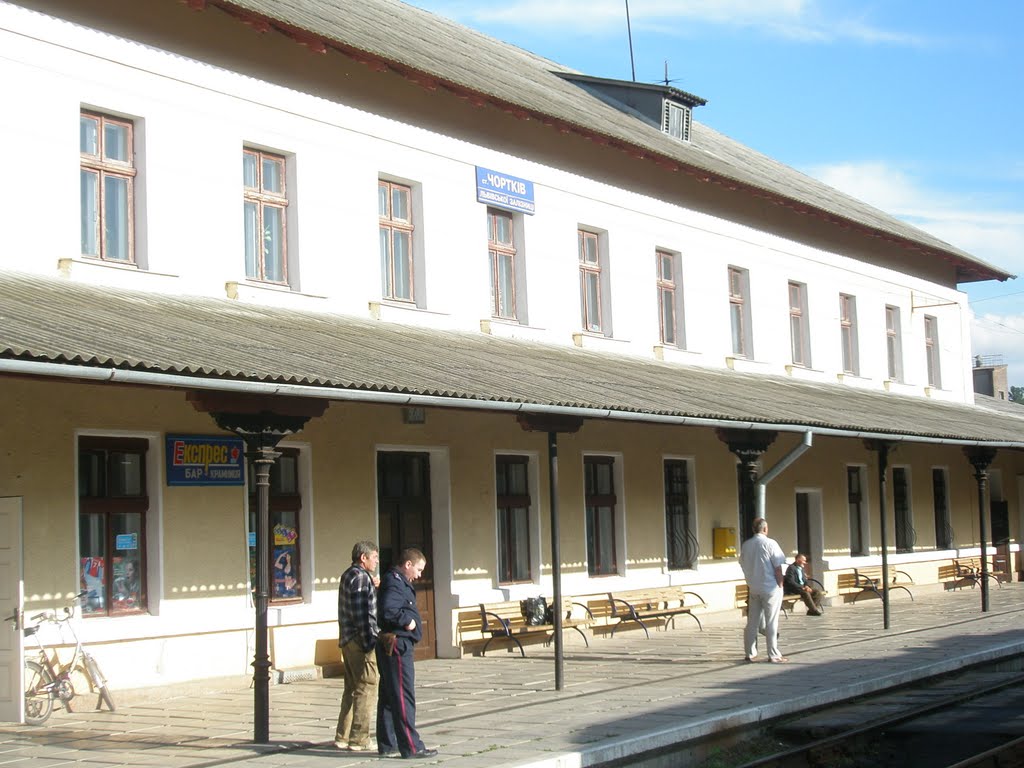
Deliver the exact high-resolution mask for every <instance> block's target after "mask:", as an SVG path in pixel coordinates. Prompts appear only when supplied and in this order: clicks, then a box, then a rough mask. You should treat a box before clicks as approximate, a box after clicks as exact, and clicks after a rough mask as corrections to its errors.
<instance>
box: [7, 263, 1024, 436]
mask: <svg viewBox="0 0 1024 768" xmlns="http://www.w3.org/2000/svg"><path fill="white" fill-rule="evenodd" d="M0 373H7V374H28V375H41V376H59V377H71V378H77V379H83V380H101V381H107V380H109V381H114V382H118V381H120V382H125V383H138V384H153V385H159V386H173V387H178V388H182V389H189V388H199V389H213V390H225V391H252V392H261V393H264V394H288V395H305V396H310V397H321V398H326V399H329V400H340V401H345V400H348V401H361V402H374V403H392V404H396V403H397V404H410V405H417V404H418V405H425V406H437V407H459V408H475V409H480V410H489V411H512V412H516V411H519V412H528V413H560V414H566V415H574V416H583V417H584V418H601V419H625V420H634V421H640V422H650V423H669V424H692V425H696V426H722V427H734V428H735V427H743V428H753V429H767V430H785V431H794V432H796V431H807V430H811V431H814V432H817V433H819V434H835V435H838V436H847V437H872V438H883V439H892V440H909V441H919V442H943V443H954V444H964V445H969V444H977V443H985V444H991V445H995V446H997V447H1024V406H1022V407H1021V416H1019V417H1018V416H1016V414H1014V413H1013V411H1012V410H1011V407H1012V406H1009V405H1006V404H1003V405H1001V406H998V407H996V406H990V405H985V406H981V405H974V404H971V405H966V404H955V403H949V402H942V401H937V400H934V399H930V398H927V397H923V396H920V397H918V396H909V395H899V394H895V393H888V392H882V391H874V390H867V389H861V388H857V387H852V386H848V385H843V384H839V383H835V384H831V383H815V382H808V381H800V380H797V379H794V378H791V377H788V376H771V375H764V374H750V373H741V372H736V371H732V370H729V369H726V368H721V369H718V368H706V367H700V366H695V365H682V364H675V363H668V362H661V361H658V360H653V359H647V358H641V357H635V356H629V355H621V354H609V353H605V352H601V353H598V352H594V351H590V350H586V349H579V348H576V347H573V346H560V345H554V344H542V343H535V342H527V341H522V340H512V339H504V338H498V337H495V336H490V335H488V334H485V333H480V332H468V331H467V332H459V331H443V330H435V329H428V328H421V327H416V326H408V325H401V324H396V323H387V322H381V321H376V320H371V319H362V318H357V317H352V316H347V315H340V314H332V313H329V312H310V311H299V310H293V309H283V308H275V307H266V306H262V305H255V304H249V303H245V302H242V301H238V300H232V299H227V298H225V299H216V298H208V297H198V296H185V295H166V294H157V293H147V292H141V291H131V290H125V289H120V288H112V287H109V286H94V285H89V284H85V283H78V282H73V281H70V280H66V279H62V278H51V277H43V276H36V275H29V274H24V273H13V272H2V271H0Z"/></svg>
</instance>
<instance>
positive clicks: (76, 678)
mask: <svg viewBox="0 0 1024 768" xmlns="http://www.w3.org/2000/svg"><path fill="white" fill-rule="evenodd" d="M68 685H69V686H70V689H71V690H70V692H71V697H70V698H61V701H62V702H63V704H64V709H66V710H67V711H68V712H73V711H74V707H78V708H79V709H81V707H82V705H83V704H87V705H88V706H90V707H92V708H93V709H99V708H100V700H99V691H97V690H96V686H95V685H94V684H93V682H92V675H90V674H89V672H88V670H87V669H86V668H85V665H84V664H82V663H81V662H79V663H78V664H75V667H74V669H72V670H71V671H70V672H68ZM58 692H59V689H58ZM93 696H96V698H95V699H94V698H92V697H93ZM72 702H73V703H72Z"/></svg>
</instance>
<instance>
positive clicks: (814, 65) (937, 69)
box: [408, 0, 1024, 386]
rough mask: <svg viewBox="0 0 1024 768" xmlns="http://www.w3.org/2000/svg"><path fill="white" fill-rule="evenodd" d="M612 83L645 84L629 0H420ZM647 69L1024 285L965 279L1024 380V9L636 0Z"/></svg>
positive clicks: (738, 133)
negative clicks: (631, 80)
mask: <svg viewBox="0 0 1024 768" xmlns="http://www.w3.org/2000/svg"><path fill="white" fill-rule="evenodd" d="M408 1H409V2H410V3H411V4H412V5H415V6H418V7H420V8H424V9H426V10H429V11H433V12H435V13H439V14H441V15H443V16H447V17H449V18H452V19H454V20H456V21H458V22H460V23H462V24H465V25H466V26H469V27H473V28H474V29H477V30H480V31H481V32H484V33H486V34H488V35H490V36H492V37H495V38H498V39H500V40H504V41H506V42H509V43H512V44H514V45H517V46H519V47H521V48H525V49H527V50H529V51H532V52H534V53H537V54H539V55H541V56H545V57H547V58H549V59H552V60H554V61H557V62H559V63H561V64H564V65H566V66H569V67H572V68H574V69H577V70H580V71H582V72H585V73H587V74H590V75H595V76H599V77H612V78H620V79H629V78H630V77H631V70H630V58H629V39H628V36H627V33H626V13H625V2H626V0H505V1H504V2H495V3H492V2H482V1H481V0H408ZM629 13H630V20H631V26H632V37H633V52H634V60H635V66H636V79H637V80H639V81H643V82H655V81H662V80H663V79H664V77H665V66H666V61H667V62H668V76H669V78H670V79H671V80H672V81H673V85H675V86H676V87H677V88H681V89H683V90H686V91H689V92H691V93H694V94H696V95H698V96H701V97H703V98H705V99H707V100H708V104H707V106H704V107H701V108H699V109H698V110H697V111H696V112H695V115H694V117H695V119H696V120H698V121H700V122H703V123H705V124H706V125H709V126H711V127H713V128H715V129H716V130H718V131H721V132H722V133H725V134H726V135H728V136H731V137H732V138H734V139H736V140H738V141H741V142H743V143H744V144H747V145H748V146H751V147H753V148H755V149H757V150H758V151H760V152H763V153H765V154H767V155H770V156H771V157H774V158H775V159H777V160H780V161H782V162H784V163H786V164H787V165H790V166H793V167H794V168H798V169H799V170H801V171H804V172H805V173H808V174H810V175H812V176H815V177H817V178H819V179H822V180H823V181H825V182H826V183H828V184H831V185H832V186H834V187H837V188H839V189H842V190H843V191H845V192H848V193H850V194H852V195H855V196H856V197H859V198H861V199H863V200H865V201H866V202H869V203H871V204H873V205H875V206H876V207H878V208H881V209H882V210H884V211H886V212H888V213H890V214H893V215H895V216H898V217H900V218H903V219H905V220H907V221H909V222H911V223H913V224H914V225H916V226H918V227H920V228H921V229H924V230H927V231H930V232H932V233H933V234H935V235H936V236H938V237H940V238H942V239H943V240H945V241H947V242H949V243H952V244H953V245H956V246H958V247H959V248H962V249H964V250H966V251H968V252H969V253H972V254H974V255H975V256H977V257H979V258H981V259H983V260H984V261H987V262H989V263H990V264H995V265H996V266H998V267H1001V268H1003V269H1004V270H1006V271H1008V272H1011V273H1013V274H1016V275H1021V279H1018V280H1012V281H1008V282H1004V283H998V282H989V283H981V284H967V285H964V286H962V287H963V288H964V289H965V290H966V291H967V293H968V295H969V297H970V299H971V307H972V309H973V310H974V313H975V322H974V328H973V331H972V338H973V344H974V353H975V354H982V355H1001V356H1002V358H1003V361H1004V362H1006V363H1008V364H1009V366H1010V367H1009V374H1010V383H1011V384H1012V385H1016V386H1024V141H1022V139H1021V136H1022V134H1024V49H1022V46H1021V45H1020V43H1019V39H1020V37H1021V35H1022V34H1024V3H1021V2H1018V1H1017V0H976V2H973V3H966V2H963V0H958V1H957V2H953V0H927V1H925V0H630V1H629Z"/></svg>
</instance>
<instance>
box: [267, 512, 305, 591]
mask: <svg viewBox="0 0 1024 768" xmlns="http://www.w3.org/2000/svg"><path fill="white" fill-rule="evenodd" d="M298 538H299V532H298V531H297V530H295V528H293V527H292V526H290V525H281V524H279V525H275V526H274V550H273V552H274V560H273V565H274V575H273V579H274V585H273V588H272V589H273V596H274V597H275V598H284V599H287V598H290V597H298V596H299V573H298V558H297V557H296V549H297V548H298Z"/></svg>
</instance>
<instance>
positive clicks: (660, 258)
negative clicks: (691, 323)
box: [655, 250, 686, 347]
mask: <svg viewBox="0 0 1024 768" xmlns="http://www.w3.org/2000/svg"><path fill="white" fill-rule="evenodd" d="M655 259H656V260H657V266H658V319H659V324H660V332H661V343H662V344H668V345H670V346H676V347H685V346H686V338H685V336H684V333H683V312H682V308H683V285H682V276H681V274H680V269H679V254H678V253H672V252H670V251H662V250H659V251H657V252H656V253H655Z"/></svg>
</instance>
